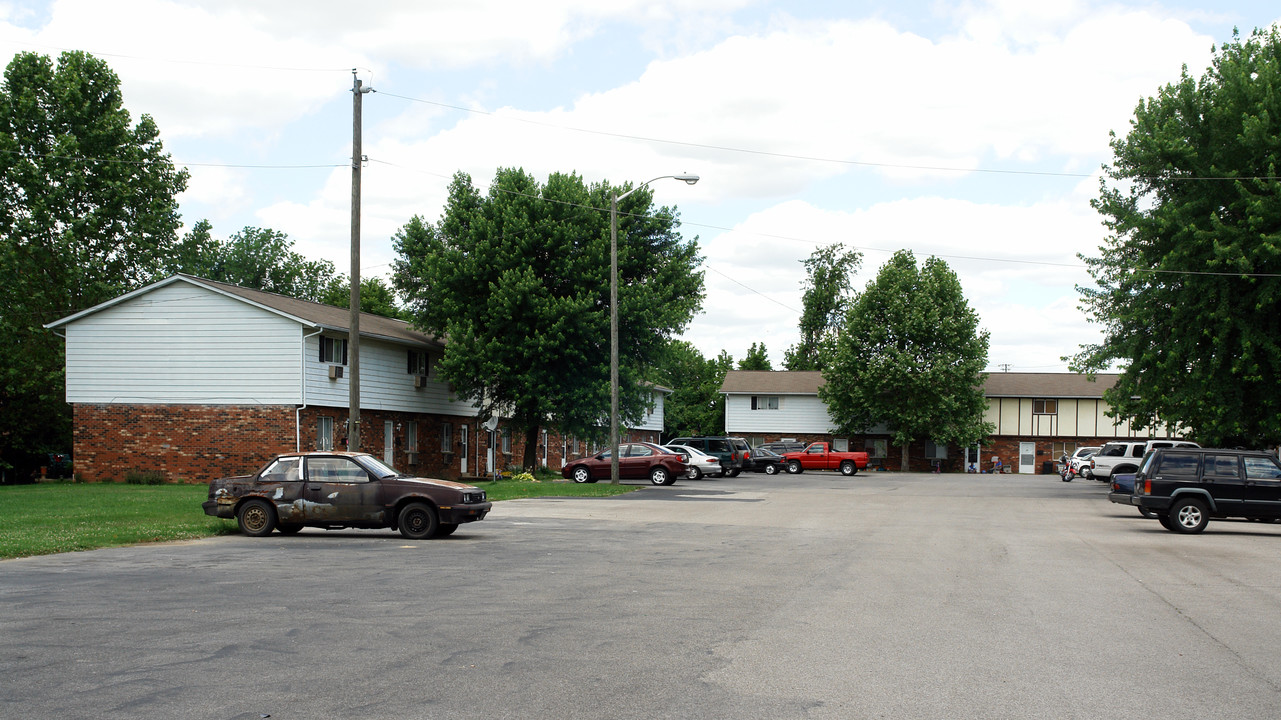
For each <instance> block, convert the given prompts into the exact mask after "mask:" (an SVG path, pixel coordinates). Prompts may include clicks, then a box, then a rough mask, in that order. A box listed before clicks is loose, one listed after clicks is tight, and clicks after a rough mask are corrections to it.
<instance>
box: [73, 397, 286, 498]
mask: <svg viewBox="0 0 1281 720" xmlns="http://www.w3.org/2000/svg"><path fill="white" fill-rule="evenodd" d="M72 413H73V417H74V431H73V460H74V463H75V472H76V473H77V474H78V475H80V476H81V477H82V478H83V479H85V480H87V481H90V482H110V481H123V480H124V479H125V474H126V473H127V472H128V471H130V470H145V471H158V472H160V473H162V474H163V475H164V476H165V478H166V479H168V480H170V481H189V482H208V481H209V480H212V479H215V478H219V477H224V476H227V475H241V474H245V473H250V472H254V471H256V470H257V469H258V468H259V466H261V465H262V464H263V463H265V462H266V461H267V460H268V459H269V458H271V457H272V456H273V455H276V454H277V453H281V452H287V451H290V450H293V449H294V408H293V406H291V405H285V406H280V405H266V406H257V405H247V406H246V405H87V404H76V405H74V407H73V408H72Z"/></svg>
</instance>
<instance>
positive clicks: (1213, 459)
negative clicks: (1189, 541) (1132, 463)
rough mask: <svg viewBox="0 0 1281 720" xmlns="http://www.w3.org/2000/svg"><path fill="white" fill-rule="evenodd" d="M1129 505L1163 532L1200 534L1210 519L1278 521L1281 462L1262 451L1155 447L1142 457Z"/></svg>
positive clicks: (1280, 513)
mask: <svg viewBox="0 0 1281 720" xmlns="http://www.w3.org/2000/svg"><path fill="white" fill-rule="evenodd" d="M1130 503H1131V504H1132V505H1137V506H1139V508H1140V509H1141V510H1144V509H1146V510H1150V511H1152V512H1153V513H1155V514H1156V516H1157V519H1158V520H1160V521H1161V524H1162V525H1163V526H1165V528H1166V529H1167V530H1172V531H1174V532H1182V533H1199V532H1201V531H1202V530H1204V529H1205V526H1206V524H1207V523H1209V522H1210V518H1212V517H1216V518H1225V517H1243V518H1249V519H1251V520H1274V519H1277V518H1281V463H1278V462H1277V457H1276V456H1275V455H1273V454H1272V453H1269V452H1264V451H1262V450H1225V449H1221V448H1158V449H1156V450H1152V451H1151V452H1149V453H1148V454H1147V455H1145V456H1144V458H1143V462H1142V463H1141V464H1140V465H1139V471H1138V473H1136V474H1135V476H1134V492H1133V494H1132V495H1131V496H1130Z"/></svg>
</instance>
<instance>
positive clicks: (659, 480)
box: [649, 465, 675, 485]
mask: <svg viewBox="0 0 1281 720" xmlns="http://www.w3.org/2000/svg"><path fill="white" fill-rule="evenodd" d="M674 479H675V478H673V477H672V474H671V473H669V472H667V468H665V467H663V466H662V465H659V466H658V467H655V468H650V471H649V481H650V482H651V483H653V484H654V485H671V484H672V481H673V480H674Z"/></svg>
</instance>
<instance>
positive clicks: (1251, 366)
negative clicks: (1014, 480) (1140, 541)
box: [1072, 27, 1281, 447]
mask: <svg viewBox="0 0 1281 720" xmlns="http://www.w3.org/2000/svg"><path fill="white" fill-rule="evenodd" d="M1278 138H1281V31H1279V30H1278V29H1277V28H1275V27H1274V28H1272V29H1269V30H1267V31H1258V30H1256V31H1255V32H1254V33H1253V34H1252V35H1251V36H1250V37H1249V38H1248V39H1247V40H1244V41H1242V40H1241V39H1240V37H1239V36H1238V35H1234V36H1233V41H1232V42H1229V43H1227V44H1225V45H1224V46H1223V47H1222V48H1221V49H1219V50H1217V51H1215V54H1214V59H1213V62H1212V64H1211V67H1210V68H1209V69H1208V70H1207V71H1206V72H1205V74H1204V75H1202V76H1201V79H1200V81H1199V82H1198V81H1196V80H1194V79H1193V78H1192V77H1191V76H1189V75H1188V72H1187V68H1186V67H1185V68H1184V70H1183V76H1182V78H1181V79H1180V80H1179V81H1178V82H1177V83H1174V84H1170V85H1167V86H1165V87H1163V88H1161V89H1160V91H1159V92H1158V94H1157V96H1156V97H1153V98H1148V99H1146V100H1144V101H1142V102H1140V103H1139V106H1138V108H1137V109H1136V110H1135V113H1134V119H1133V120H1131V126H1130V132H1129V134H1127V135H1126V136H1125V137H1124V138H1118V137H1116V136H1115V134H1114V135H1113V137H1112V151H1113V154H1114V157H1113V161H1112V164H1111V165H1110V166H1109V167H1107V168H1105V170H1106V172H1105V177H1104V178H1103V179H1102V180H1101V182H1100V193H1099V197H1098V198H1097V199H1095V200H1094V201H1093V203H1092V204H1093V206H1094V208H1095V209H1096V210H1097V211H1098V212H1099V213H1100V214H1102V215H1103V218H1104V225H1105V226H1106V227H1107V228H1108V230H1109V236H1108V238H1107V240H1106V242H1105V244H1104V245H1103V246H1101V247H1100V248H1099V250H1100V256H1099V257H1097V258H1087V257H1084V256H1082V259H1083V260H1084V261H1085V262H1086V264H1087V266H1088V268H1089V271H1090V274H1091V276H1092V277H1093V278H1094V281H1095V283H1096V287H1091V288H1078V290H1079V292H1080V293H1081V296H1082V302H1081V306H1082V309H1083V310H1085V311H1086V312H1087V313H1088V314H1089V315H1090V318H1091V320H1092V321H1093V322H1097V323H1099V324H1101V325H1102V327H1103V340H1102V341H1101V342H1100V343H1098V344H1095V345H1086V346H1082V348H1081V351H1080V352H1079V353H1078V354H1077V355H1076V356H1075V357H1073V358H1072V367H1073V369H1075V370H1078V371H1084V372H1095V371H1100V370H1105V369H1108V368H1110V367H1113V366H1119V367H1120V369H1121V372H1120V377H1119V378H1118V380H1117V383H1116V385H1115V387H1113V388H1112V389H1111V390H1108V391H1106V392H1105V393H1104V398H1105V399H1106V400H1107V401H1108V403H1109V404H1110V405H1111V406H1112V415H1113V417H1116V418H1118V419H1129V420H1130V421H1131V422H1132V423H1133V427H1135V428H1137V429H1142V428H1144V427H1153V426H1154V425H1155V424H1157V423H1159V422H1165V423H1170V424H1172V425H1175V426H1182V427H1184V428H1190V429H1191V430H1192V432H1193V433H1194V436H1195V437H1196V438H1197V439H1198V440H1200V441H1201V443H1202V444H1203V445H1227V446H1235V445H1247V446H1253V447H1265V446H1275V445H1277V444H1278V443H1281V396H1278V394H1277V392H1276V390H1277V387H1278V384H1279V383H1281V303H1279V302H1278V301H1279V300H1281V279H1278V274H1281V142H1279V141H1278Z"/></svg>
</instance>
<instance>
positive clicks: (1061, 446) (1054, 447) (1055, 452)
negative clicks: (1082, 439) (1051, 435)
mask: <svg viewBox="0 0 1281 720" xmlns="http://www.w3.org/2000/svg"><path fill="white" fill-rule="evenodd" d="M1075 453H1076V443H1074V442H1056V443H1050V457H1052V458H1054V459H1055V460H1058V459H1059V458H1061V457H1063V456H1064V455H1065V454H1066V455H1067V456H1068V457H1072V455H1073V454H1075Z"/></svg>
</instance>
